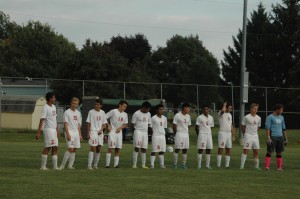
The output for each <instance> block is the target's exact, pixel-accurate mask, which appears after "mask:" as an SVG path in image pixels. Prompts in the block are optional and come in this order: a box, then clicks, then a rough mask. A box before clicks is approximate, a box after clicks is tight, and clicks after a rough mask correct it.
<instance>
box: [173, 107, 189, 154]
mask: <svg viewBox="0 0 300 199" xmlns="http://www.w3.org/2000/svg"><path fill="white" fill-rule="evenodd" d="M173 124H176V125H177V131H176V135H175V149H188V148H189V146H190V140H189V126H190V125H191V117H190V115H188V114H185V115H183V114H182V113H181V112H179V113H177V114H176V115H175V116H174V119H173Z"/></svg>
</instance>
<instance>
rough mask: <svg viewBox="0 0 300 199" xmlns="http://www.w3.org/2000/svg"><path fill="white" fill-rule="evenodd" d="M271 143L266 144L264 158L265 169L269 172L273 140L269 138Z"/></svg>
mask: <svg viewBox="0 0 300 199" xmlns="http://www.w3.org/2000/svg"><path fill="white" fill-rule="evenodd" d="M271 139H272V142H267V153H266V157H265V169H266V170H270V163H271V155H272V153H273V152H274V150H275V148H274V140H273V138H272V137H271Z"/></svg>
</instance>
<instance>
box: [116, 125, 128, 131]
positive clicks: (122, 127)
mask: <svg viewBox="0 0 300 199" xmlns="http://www.w3.org/2000/svg"><path fill="white" fill-rule="evenodd" d="M125 128H127V124H122V126H120V127H119V128H118V129H117V133H120V132H121V131H122V130H123V129H125Z"/></svg>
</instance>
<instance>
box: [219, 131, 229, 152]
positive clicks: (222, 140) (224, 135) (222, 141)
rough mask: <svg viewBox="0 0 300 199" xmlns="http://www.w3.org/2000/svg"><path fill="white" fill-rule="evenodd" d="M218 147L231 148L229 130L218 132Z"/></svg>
mask: <svg viewBox="0 0 300 199" xmlns="http://www.w3.org/2000/svg"><path fill="white" fill-rule="evenodd" d="M218 147H219V148H221V149H224V148H228V149H230V148H232V137H231V132H224V131H219V133H218Z"/></svg>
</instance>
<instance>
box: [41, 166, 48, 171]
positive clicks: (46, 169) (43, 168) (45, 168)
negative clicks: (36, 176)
mask: <svg viewBox="0 0 300 199" xmlns="http://www.w3.org/2000/svg"><path fill="white" fill-rule="evenodd" d="M40 170H42V171H48V170H49V169H48V168H47V167H41V168H40Z"/></svg>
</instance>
